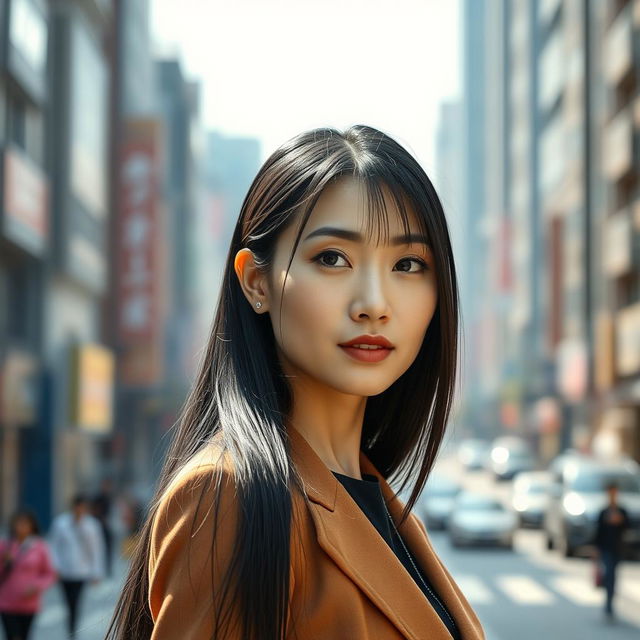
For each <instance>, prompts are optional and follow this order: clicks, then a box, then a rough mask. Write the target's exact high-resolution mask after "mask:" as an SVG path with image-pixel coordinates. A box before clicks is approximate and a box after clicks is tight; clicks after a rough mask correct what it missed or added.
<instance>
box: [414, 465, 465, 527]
mask: <svg viewBox="0 0 640 640" xmlns="http://www.w3.org/2000/svg"><path fill="white" fill-rule="evenodd" d="M460 489H461V486H460V484H459V483H458V482H456V481H455V480H454V479H453V478H450V477H449V476H446V475H443V474H440V473H433V474H432V475H431V476H429V479H428V480H427V484H426V485H425V489H424V493H423V495H422V497H421V499H420V513H421V515H422V516H423V519H424V522H425V524H426V525H427V529H444V528H446V526H447V520H448V519H449V514H450V513H451V509H453V504H454V502H455V499H456V496H457V495H458V493H459V492H460Z"/></svg>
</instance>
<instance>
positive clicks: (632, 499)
mask: <svg viewBox="0 0 640 640" xmlns="http://www.w3.org/2000/svg"><path fill="white" fill-rule="evenodd" d="M610 483H615V484H616V485H617V486H618V501H619V503H620V505H621V506H622V507H624V508H625V509H626V510H627V512H628V514H629V519H630V524H631V526H630V527H629V529H628V530H627V532H626V535H625V542H626V543H627V544H628V548H629V550H630V551H632V552H633V551H638V550H639V549H640V467H639V466H638V465H637V464H636V463H635V462H633V461H627V462H619V463H603V462H598V461H595V460H587V459H579V460H578V459H576V460H574V461H573V463H572V464H571V465H567V466H566V467H565V469H564V471H563V473H562V475H561V478H560V480H559V482H557V483H554V485H552V489H551V497H550V499H549V505H548V507H547V511H546V513H545V518H544V530H545V535H546V541H547V548H548V549H553V548H556V547H557V548H559V549H560V550H561V551H562V553H563V554H564V555H565V556H573V555H575V554H576V552H577V551H578V549H579V548H580V547H582V546H584V545H590V544H592V542H593V538H594V535H595V530H596V523H597V519H598V515H599V513H600V511H601V510H602V509H603V508H604V507H605V506H606V504H607V494H606V487H607V485H608V484H610Z"/></svg>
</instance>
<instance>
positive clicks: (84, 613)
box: [30, 560, 126, 640]
mask: <svg viewBox="0 0 640 640" xmlns="http://www.w3.org/2000/svg"><path fill="white" fill-rule="evenodd" d="M125 569H126V563H125V562H124V561H123V560H118V562H117V563H116V566H115V571H114V574H115V575H114V577H113V578H111V579H108V580H103V581H102V582H101V583H99V584H97V585H95V586H88V587H86V591H85V592H84V593H83V596H82V597H83V600H82V602H81V607H80V620H79V623H78V633H77V640H104V636H105V633H106V631H107V627H108V626H109V622H110V620H111V615H112V613H113V609H114V605H115V602H116V600H117V597H118V595H119V593H120V590H121V588H122V583H123V580H124V573H125ZM65 622H66V610H65V609H64V605H63V600H62V590H61V588H60V587H59V586H58V585H56V586H54V587H52V588H51V589H49V590H48V591H47V593H46V594H45V597H44V607H43V610H42V612H41V613H40V614H39V615H38V617H37V618H36V620H35V624H34V627H33V632H32V634H31V636H30V637H31V639H32V640H67V638H68V636H67V633H66V630H65V629H66V627H65Z"/></svg>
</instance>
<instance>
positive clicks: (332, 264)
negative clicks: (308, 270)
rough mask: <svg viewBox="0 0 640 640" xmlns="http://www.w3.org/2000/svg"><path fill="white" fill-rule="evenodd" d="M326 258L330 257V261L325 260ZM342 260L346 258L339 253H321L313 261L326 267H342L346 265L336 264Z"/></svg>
mask: <svg viewBox="0 0 640 640" xmlns="http://www.w3.org/2000/svg"><path fill="white" fill-rule="evenodd" d="M326 257H328V260H326V261H325V260H323V258H326ZM340 259H342V260H344V257H343V256H341V255H340V254H339V253H338V252H337V251H323V252H322V253H319V254H318V255H317V256H316V257H315V258H314V259H313V261H314V262H319V263H320V264H321V265H322V266H324V267H342V266H344V265H341V264H336V262H337V261H338V260H340ZM345 262H346V261H345Z"/></svg>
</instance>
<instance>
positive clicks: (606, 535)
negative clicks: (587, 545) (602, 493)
mask: <svg viewBox="0 0 640 640" xmlns="http://www.w3.org/2000/svg"><path fill="white" fill-rule="evenodd" d="M616 509H617V510H618V511H619V512H620V516H619V518H618V517H616V514H615V511H616ZM628 527H629V515H628V514H627V511H626V510H625V509H623V508H622V507H615V508H614V507H610V506H607V507H605V508H604V509H603V510H602V511H601V512H600V514H599V515H598V523H597V528H596V536H595V544H596V546H597V547H598V548H599V549H600V550H601V551H610V552H611V553H613V554H615V555H618V556H619V555H622V552H623V534H624V531H625V529H627V528H628Z"/></svg>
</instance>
